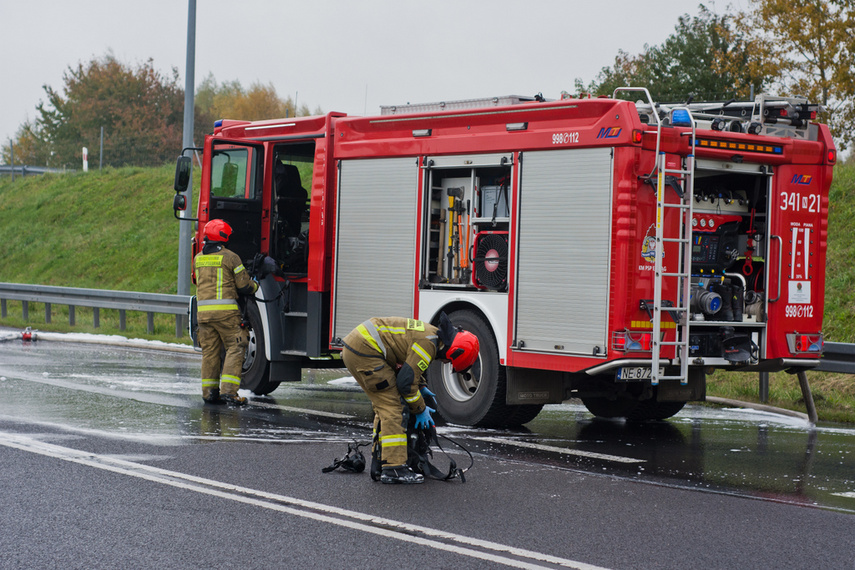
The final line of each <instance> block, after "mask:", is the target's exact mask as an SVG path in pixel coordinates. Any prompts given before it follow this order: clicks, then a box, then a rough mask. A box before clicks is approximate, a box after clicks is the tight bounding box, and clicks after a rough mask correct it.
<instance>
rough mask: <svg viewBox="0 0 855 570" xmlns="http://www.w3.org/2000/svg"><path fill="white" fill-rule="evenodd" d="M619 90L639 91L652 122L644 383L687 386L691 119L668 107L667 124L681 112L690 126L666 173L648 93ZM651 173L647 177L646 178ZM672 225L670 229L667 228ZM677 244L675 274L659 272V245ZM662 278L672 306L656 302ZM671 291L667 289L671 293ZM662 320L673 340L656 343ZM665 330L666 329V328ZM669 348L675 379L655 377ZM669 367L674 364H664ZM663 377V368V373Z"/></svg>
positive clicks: (661, 261)
mask: <svg viewBox="0 0 855 570" xmlns="http://www.w3.org/2000/svg"><path fill="white" fill-rule="evenodd" d="M620 91H642V92H644V94H645V95H646V97H647V102H648V104H649V105H650V116H651V117H652V118H655V119H656V124H657V126H656V168H655V172H656V173H657V177H656V257H655V261H654V266H653V271H654V279H653V304H652V306H651V305H649V304H648V305H647V307H646V308H647V309H648V311H649V312H650V313H651V321H652V323H653V338H652V342H651V346H652V352H653V359H652V362H651V368H652V369H651V371H650V383H651V384H652V385H653V386H656V385H657V384H659V381H660V380H680V383H681V384H687V383H688V373H689V303H690V301H691V292H692V275H691V268H692V247H691V246H692V204H693V203H694V194H695V154H694V148H695V140H696V139H695V120H694V117H693V116H692V112H691V110H690V109H689V108H688V107H685V106H675V107H671V108H670V109H669V110H670V113H671V117H672V121H673V116H674V111H682V112H685V114H686V115H687V116H688V125H686V126H691V134H689V133H685V135H686V136H691V139H690V142H689V149H690V152H689V154H688V155H687V156H686V158H685V163H683V164H681V165H680V167H679V168H668V166H667V156H666V154H665V153H664V152H661V151H660V142H661V137H662V120H661V119H660V118H659V111H658V110H657V108H656V104H655V103H654V102H653V99H652V97H651V96H650V92H649V91H648V90H647V89H645V88H641V87H622V88H618V89H615V92H614V95H613V97H615V96H616V95H617V93H618V92H620ZM652 174H653V173H651V176H652ZM669 189H670V191H673V192H675V194H676V195H677V196H678V197H679V201H676V202H674V201H670V202H669V201H668V195H667V194H666V192H669ZM671 209H676V210H677V211H678V212H679V223H678V224H677V228H678V229H677V233H676V234H673V233H670V234H669V233H668V231H667V227H666V225H665V213H666V211H668V210H671ZM672 226H673V225H672ZM667 243H676V244H678V251H679V254H678V256H677V257H678V259H677V260H676V261H677V268H676V270H672V271H665V267H664V251H665V244H667ZM666 279H674V280H676V282H677V287H676V292H677V298H676V300H675V301H671V300H668V299H663V298H662V291H663V289H664V284H665V281H666ZM672 290H673V289H672ZM663 319H667V322H673V323H674V324H675V328H676V330H675V337H674V340H673V341H663V340H662V329H663V327H662V324H663ZM669 328H670V327H669ZM666 347H674V351H675V356H676V358H675V360H676V362H678V363H679V365H680V372H679V374H678V375H673V374H671V375H667V374H664V373H662V374H661V373H660V368H664V367H662V363H663V362H665V361H668V359H667V358H663V357H662V353H663V349H665V348H666ZM668 364H674V362H668ZM663 372H664V369H663Z"/></svg>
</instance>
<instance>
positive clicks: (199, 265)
mask: <svg viewBox="0 0 855 570" xmlns="http://www.w3.org/2000/svg"><path fill="white" fill-rule="evenodd" d="M231 235H232V228H231V226H229V224H227V223H226V222H224V221H223V220H210V221H209V222H208V223H207V224H206V225H205V231H204V238H203V242H204V245H203V247H202V251H201V252H200V253H199V254H198V255H196V258H195V259H194V261H193V266H194V269H195V271H194V281H195V283H196V299H197V307H198V322H199V332H198V338H199V344H200V345H201V347H202V399H203V400H204V401H205V402H207V403H210V404H216V403H221V402H223V403H227V404H232V405H237V406H241V405H243V404H245V403H246V398H243V397H241V396H239V395H238V388H240V379H241V369H242V368H243V361H244V357H245V355H246V346H247V343H248V335H247V332H246V330H244V329H243V328H241V326H240V322H241V315H240V308H239V307H238V302H237V300H238V295H252V294H254V293H255V291H256V290H257V289H258V284H257V283H256V282H255V281H253V280H252V279H251V278H250V277H249V275H247V272H246V269H244V266H243V263H242V262H241V260H240V257H238V255H237V254H236V253H234V252H232V251H230V250H228V249H226V244H227V243H228V241H229V237H230V236H231ZM224 349H225V358H222V353H223V350H224Z"/></svg>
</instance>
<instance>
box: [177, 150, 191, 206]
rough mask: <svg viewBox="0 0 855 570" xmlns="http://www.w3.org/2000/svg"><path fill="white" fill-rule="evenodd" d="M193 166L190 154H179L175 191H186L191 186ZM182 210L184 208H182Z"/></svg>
mask: <svg viewBox="0 0 855 570" xmlns="http://www.w3.org/2000/svg"><path fill="white" fill-rule="evenodd" d="M191 166H192V162H191V158H190V157H189V156H179V157H178V162H177V163H176V164H175V185H174V188H175V191H176V192H184V191H185V190H187V188H188V187H189V186H190V168H191ZM181 209H182V210H183V209H184V208H181Z"/></svg>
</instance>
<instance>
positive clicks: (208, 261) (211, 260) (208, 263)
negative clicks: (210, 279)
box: [196, 255, 223, 267]
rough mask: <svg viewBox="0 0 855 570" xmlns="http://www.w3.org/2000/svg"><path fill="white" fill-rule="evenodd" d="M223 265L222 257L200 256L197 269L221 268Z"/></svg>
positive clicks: (197, 259) (197, 260) (197, 257)
mask: <svg viewBox="0 0 855 570" xmlns="http://www.w3.org/2000/svg"><path fill="white" fill-rule="evenodd" d="M222 264H223V256H222V255H198V256H196V267H219V266H221V265H222Z"/></svg>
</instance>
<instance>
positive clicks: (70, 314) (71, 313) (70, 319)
mask: <svg viewBox="0 0 855 570" xmlns="http://www.w3.org/2000/svg"><path fill="white" fill-rule="evenodd" d="M68 324H69V325H71V326H74V305H69V306H68Z"/></svg>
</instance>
